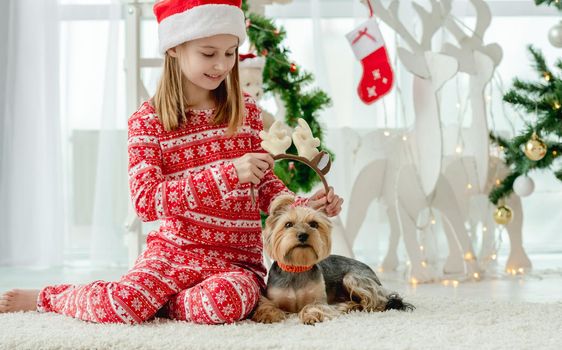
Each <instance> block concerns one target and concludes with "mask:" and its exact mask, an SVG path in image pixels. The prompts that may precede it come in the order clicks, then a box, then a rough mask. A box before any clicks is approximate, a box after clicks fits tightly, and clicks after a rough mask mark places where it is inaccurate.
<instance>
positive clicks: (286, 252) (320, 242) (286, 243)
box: [263, 195, 332, 266]
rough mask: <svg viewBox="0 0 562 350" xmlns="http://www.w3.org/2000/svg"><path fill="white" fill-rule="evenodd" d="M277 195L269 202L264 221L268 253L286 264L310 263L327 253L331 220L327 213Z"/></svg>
mask: <svg viewBox="0 0 562 350" xmlns="http://www.w3.org/2000/svg"><path fill="white" fill-rule="evenodd" d="M294 201H295V198H294V197H293V196H291V195H280V196H278V197H277V198H275V200H274V201H273V202H272V203H271V206H270V210H269V212H270V214H269V217H268V218H267V220H266V221H265V230H264V233H263V241H264V248H265V251H266V253H267V254H268V255H269V257H270V258H271V259H273V260H275V261H279V262H281V263H283V264H286V265H297V266H311V265H314V264H316V263H318V262H319V261H322V260H323V259H325V258H327V257H328V255H330V250H331V248H332V240H331V232H332V224H331V222H330V220H329V219H328V217H327V216H326V215H325V214H324V213H322V212H320V211H317V210H314V209H312V208H308V207H304V206H292V204H293V203H294Z"/></svg>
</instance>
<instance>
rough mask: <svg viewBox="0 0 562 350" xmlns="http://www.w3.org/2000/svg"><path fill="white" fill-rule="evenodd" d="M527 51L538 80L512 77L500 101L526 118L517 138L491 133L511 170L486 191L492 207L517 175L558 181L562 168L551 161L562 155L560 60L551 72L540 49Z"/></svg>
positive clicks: (506, 193) (561, 178) (505, 194)
mask: <svg viewBox="0 0 562 350" xmlns="http://www.w3.org/2000/svg"><path fill="white" fill-rule="evenodd" d="M537 3H539V1H537ZM553 3H554V2H553ZM557 6H559V4H558V3H557ZM528 50H529V52H530V53H531V55H532V58H533V60H534V64H533V66H534V68H535V70H536V72H537V75H538V77H539V80H537V81H532V82H530V81H522V80H520V79H518V78H516V79H515V80H514V82H513V87H512V88H511V89H510V90H509V91H508V92H507V93H506V94H505V96H504V98H503V100H504V101H505V102H507V103H510V104H512V105H513V106H515V108H518V109H520V110H522V111H524V112H526V113H527V114H528V116H529V118H528V119H527V120H526V123H525V126H524V128H523V130H522V131H521V132H520V133H519V135H516V136H515V137H513V138H511V139H509V140H508V139H504V138H502V137H500V136H498V135H494V134H491V139H492V141H493V142H494V143H496V144H497V145H499V146H500V149H502V150H503V151H504V155H505V162H506V163H507V165H508V166H510V171H511V172H510V174H508V176H507V177H506V178H505V179H503V180H502V181H500V182H499V183H498V184H497V185H496V187H495V188H494V189H493V190H492V191H491V192H490V195H489V198H490V201H491V202H492V203H494V204H498V202H499V201H500V200H501V199H502V198H506V197H508V196H509V195H510V194H511V193H512V192H513V184H514V182H515V180H516V179H517V178H518V177H519V176H523V175H526V174H527V173H529V172H531V171H534V170H537V169H549V170H553V171H554V175H555V176H556V177H557V178H558V179H559V180H560V181H562V165H561V164H560V163H559V162H555V160H556V159H557V157H558V156H559V155H560V152H562V143H561V138H562V108H561V105H562V58H560V59H558V60H557V61H556V63H555V67H556V72H555V71H554V70H552V69H550V68H549V67H548V65H547V63H546V61H545V58H544V56H543V54H542V52H541V51H540V50H538V49H536V48H534V47H532V46H529V47H528Z"/></svg>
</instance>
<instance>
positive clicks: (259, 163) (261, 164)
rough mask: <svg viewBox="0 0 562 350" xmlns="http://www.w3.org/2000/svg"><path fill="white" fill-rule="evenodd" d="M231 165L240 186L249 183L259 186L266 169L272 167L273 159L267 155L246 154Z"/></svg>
mask: <svg viewBox="0 0 562 350" xmlns="http://www.w3.org/2000/svg"><path fill="white" fill-rule="evenodd" d="M232 163H233V164H234V168H235V169H236V174H237V175H238V181H239V182H240V183H241V184H244V183H248V182H251V183H253V184H254V185H257V184H259V183H260V181H261V179H262V178H263V177H264V175H265V172H266V171H267V169H272V168H273V166H274V161H273V157H272V156H271V155H270V154H268V153H246V154H245V155H243V156H242V157H240V158H237V159H235V160H233V161H232Z"/></svg>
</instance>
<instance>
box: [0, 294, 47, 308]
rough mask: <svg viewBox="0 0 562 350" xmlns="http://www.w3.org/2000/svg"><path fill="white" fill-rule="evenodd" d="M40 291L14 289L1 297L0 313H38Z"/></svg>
mask: <svg viewBox="0 0 562 350" xmlns="http://www.w3.org/2000/svg"><path fill="white" fill-rule="evenodd" d="M38 295H39V290H35V289H13V290H10V291H8V292H5V293H4V294H2V295H1V296H0V313H4V312H18V311H37V296H38Z"/></svg>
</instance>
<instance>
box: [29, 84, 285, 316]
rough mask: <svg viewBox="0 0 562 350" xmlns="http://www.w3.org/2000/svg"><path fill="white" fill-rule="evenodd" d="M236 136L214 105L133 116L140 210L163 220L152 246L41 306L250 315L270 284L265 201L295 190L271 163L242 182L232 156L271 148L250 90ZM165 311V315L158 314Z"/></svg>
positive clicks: (132, 155)
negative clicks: (126, 265) (119, 272)
mask: <svg viewBox="0 0 562 350" xmlns="http://www.w3.org/2000/svg"><path fill="white" fill-rule="evenodd" d="M244 98H245V106H246V109H245V110H246V118H245V120H244V123H243V125H242V126H241V127H240V128H239V131H238V133H237V134H235V135H233V136H227V135H226V130H227V124H217V125H215V124H214V123H213V122H212V118H213V113H214V111H213V110H189V111H187V112H186V118H185V121H184V122H183V123H181V125H180V127H179V128H178V129H177V130H174V131H165V130H164V127H163V125H162V123H161V122H160V121H159V118H158V115H157V114H156V111H155V109H154V107H153V106H152V105H151V101H147V102H145V103H144V104H143V105H142V106H141V107H140V108H139V110H138V111H137V112H135V113H134V114H133V115H132V116H131V117H130V118H129V123H128V125H129V130H128V135H129V139H128V152H129V187H130V190H131V199H132V201H133V205H134V207H135V210H136V212H137V214H138V216H139V217H140V218H141V220H143V221H155V220H160V221H161V224H160V227H159V229H158V230H155V231H152V232H150V233H149V235H148V238H147V249H146V250H145V251H144V252H143V253H142V254H141V256H139V258H138V259H137V261H136V263H135V265H134V266H133V268H132V269H131V270H130V271H129V272H128V273H127V274H126V275H125V276H123V277H122V278H121V279H120V280H119V281H117V282H104V281H95V282H93V283H90V284H87V285H70V284H63V285H55V286H49V287H45V288H44V289H42V290H41V292H40V294H39V298H38V310H39V311H41V312H56V313H60V314H64V315H67V316H71V317H75V318H78V319H82V320H85V321H90V322H96V323H129V324H131V323H140V322H143V321H146V320H149V319H151V318H152V317H154V316H155V315H156V313H157V312H159V310H160V312H162V313H164V314H165V315H167V316H168V317H171V318H174V319H178V320H186V321H191V322H195V323H203V324H220V323H230V322H234V321H237V320H241V319H244V318H246V317H247V316H248V315H249V313H250V312H251V311H252V309H253V308H254V307H255V306H256V304H257V302H258V299H259V295H260V290H261V289H263V288H264V277H265V274H266V269H265V266H264V265H263V261H262V241H261V219H260V209H261V210H262V211H265V212H267V210H268V208H269V204H270V203H271V201H272V200H273V198H274V197H276V196H277V195H279V194H280V193H285V192H287V193H291V192H290V191H289V190H288V189H287V188H286V187H285V185H284V184H283V183H282V182H281V181H280V180H279V179H278V178H277V177H276V176H275V174H274V173H273V171H272V170H271V169H270V170H268V171H267V172H266V174H265V176H264V178H263V179H262V181H261V182H260V184H258V185H256V190H257V194H256V199H257V201H256V204H252V200H251V195H250V185H249V184H240V183H239V180H238V176H237V174H236V169H235V167H234V164H233V162H232V161H233V160H234V159H236V158H239V157H241V156H243V155H244V154H245V153H249V152H265V151H264V150H263V149H262V148H261V146H260V143H261V139H260V138H259V135H258V134H259V132H260V131H261V130H262V129H263V124H262V121H261V117H260V113H261V112H260V110H259V108H258V107H257V106H256V104H255V101H254V100H253V99H252V98H251V97H249V95H245V97H244ZM159 315H160V313H159Z"/></svg>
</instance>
